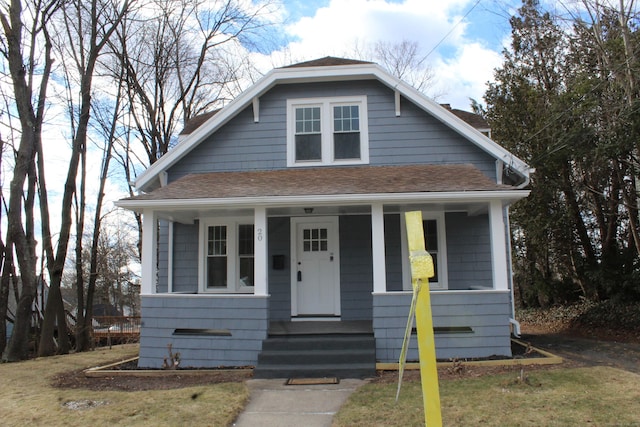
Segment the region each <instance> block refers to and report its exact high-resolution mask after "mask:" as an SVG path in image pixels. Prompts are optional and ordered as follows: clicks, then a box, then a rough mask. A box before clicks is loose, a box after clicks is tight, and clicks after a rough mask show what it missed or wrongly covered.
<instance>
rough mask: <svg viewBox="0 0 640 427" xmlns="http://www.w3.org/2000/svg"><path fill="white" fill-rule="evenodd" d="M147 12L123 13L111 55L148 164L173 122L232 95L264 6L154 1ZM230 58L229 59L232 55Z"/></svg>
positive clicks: (220, 0) (169, 139)
mask: <svg viewBox="0 0 640 427" xmlns="http://www.w3.org/2000/svg"><path fill="white" fill-rule="evenodd" d="M153 4H154V7H155V8H157V13H156V14H155V15H154V16H153V17H149V16H146V17H144V21H143V17H141V16H136V17H133V16H131V17H129V19H128V20H127V21H125V22H123V25H122V27H121V28H120V30H119V40H118V44H115V43H114V46H113V47H112V49H113V52H114V53H115V54H117V55H118V56H119V58H120V60H121V61H122V64H123V66H124V67H125V69H126V71H127V72H126V81H127V83H128V87H129V90H130V92H129V97H130V105H131V109H132V116H131V117H132V121H133V124H134V127H135V130H136V132H137V135H136V136H137V138H138V139H139V140H140V143H141V145H142V148H143V149H144V152H145V153H146V161H148V162H149V164H152V163H154V162H155V161H156V160H157V159H159V158H160V157H161V156H162V155H163V154H165V153H166V152H167V151H168V150H169V148H170V147H171V146H172V145H173V144H174V143H175V134H176V131H177V128H178V126H179V125H180V124H183V123H184V122H186V121H187V120H189V119H190V118H192V117H194V116H195V115H198V114H200V113H203V112H205V111H210V110H211V109H212V108H214V107H215V106H219V105H222V104H223V103H224V102H225V101H227V100H229V99H231V98H233V97H234V96H235V95H236V94H237V93H236V90H238V87H237V86H236V85H234V83H235V82H238V81H239V80H241V79H242V78H243V77H244V74H243V69H244V66H245V65H246V63H245V61H243V60H242V59H241V58H238V52H239V51H241V47H242V45H245V44H249V43H253V39H254V38H255V37H259V34H258V30H262V29H264V27H265V25H268V24H267V23H266V22H265V20H263V17H264V16H265V15H267V14H269V13H270V7H271V5H270V4H269V3H263V4H260V5H258V6H253V5H250V4H248V3H246V2H241V1H237V0H216V1H204V0H198V1H190V0H155V1H154V2H153ZM236 58H237V59H236Z"/></svg>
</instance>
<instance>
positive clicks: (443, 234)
mask: <svg viewBox="0 0 640 427" xmlns="http://www.w3.org/2000/svg"><path fill="white" fill-rule="evenodd" d="M422 220H423V221H428V220H435V221H436V227H438V253H437V255H436V256H437V265H438V281H437V282H433V281H431V279H429V289H431V290H432V291H433V290H447V289H448V288H449V273H448V272H449V265H448V263H447V227H446V223H445V212H442V211H440V212H430V211H423V212H422ZM400 230H401V233H400V241H401V246H402V289H404V290H405V291H409V290H411V266H410V264H409V248H408V243H407V232H406V224H405V219H404V215H400ZM425 243H426V242H425ZM426 249H427V252H429V253H430V254H431V255H432V256H433V253H431V252H430V251H429V248H426Z"/></svg>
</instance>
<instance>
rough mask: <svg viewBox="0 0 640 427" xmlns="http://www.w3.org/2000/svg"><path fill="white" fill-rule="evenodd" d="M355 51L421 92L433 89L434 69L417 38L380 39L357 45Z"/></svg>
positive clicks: (360, 56) (363, 58) (359, 56)
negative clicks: (388, 40) (390, 40)
mask: <svg viewBox="0 0 640 427" xmlns="http://www.w3.org/2000/svg"><path fill="white" fill-rule="evenodd" d="M353 52H354V55H356V56H357V57H358V58H360V59H362V60H366V61H373V62H376V63H377V64H379V65H380V66H382V67H383V68H385V69H386V70H387V71H389V72H390V73H391V74H393V75H394V76H396V77H397V78H399V79H402V80H404V81H405V82H407V83H409V84H410V85H411V86H413V87H414V88H415V89H417V90H419V91H421V92H425V93H427V92H429V91H430V90H432V89H433V85H434V73H433V70H432V69H431V67H430V66H429V64H428V62H427V55H424V54H422V53H421V51H420V44H419V43H418V42H417V41H415V40H406V39H405V40H402V41H400V42H386V41H383V40H379V41H377V42H375V43H373V44H368V45H367V44H365V45H364V46H356V47H355V48H354V51H353ZM431 96H433V97H436V96H437V95H436V94H431Z"/></svg>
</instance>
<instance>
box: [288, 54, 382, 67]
mask: <svg viewBox="0 0 640 427" xmlns="http://www.w3.org/2000/svg"><path fill="white" fill-rule="evenodd" d="M362 64H373V62H369V61H361V60H359V59H349V58H338V57H335V56H325V57H324V58H318V59H312V60H310V61H304V62H298V63H297V64H291V65H287V66H284V67H281V68H306V67H330V66H335V65H362Z"/></svg>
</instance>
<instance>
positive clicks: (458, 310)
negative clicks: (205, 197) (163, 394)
mask: <svg viewBox="0 0 640 427" xmlns="http://www.w3.org/2000/svg"><path fill="white" fill-rule="evenodd" d="M305 206H306V207H305ZM308 206H309V205H298V206H284V207H283V206H273V207H256V208H252V209H250V208H238V209H234V210H230V209H224V210H216V209H211V208H208V209H207V210H195V211H191V212H190V213H189V215H188V216H187V215H186V212H183V215H182V216H180V220H179V221H177V219H178V217H177V216H174V220H173V221H166V220H162V221H159V222H160V233H154V232H153V231H151V230H154V229H155V226H148V225H146V224H147V222H148V221H151V223H152V224H157V223H158V220H157V219H158V218H159V217H164V218H166V217H167V216H168V213H163V212H160V211H158V212H155V211H152V212H150V213H145V217H144V218H145V219H144V223H145V227H148V229H149V231H150V232H145V236H148V235H149V234H151V237H148V240H145V242H146V243H145V244H153V245H154V246H155V245H157V246H158V247H160V248H161V250H160V251H159V252H158V254H159V257H158V258H157V259H154V257H155V255H154V254H153V253H152V254H151V255H148V252H145V254H146V255H145V256H149V257H151V258H152V259H151V260H147V264H148V263H151V264H155V265H157V274H156V269H152V271H153V272H152V273H147V274H145V275H144V276H143V277H145V278H148V277H150V276H151V277H152V279H155V280H152V281H151V282H150V283H146V284H145V285H144V286H143V295H142V315H143V319H144V322H143V325H142V331H141V351H140V352H141V358H140V365H141V366H143V367H159V366H161V364H162V360H163V358H164V357H166V352H167V350H166V349H167V345H168V344H172V346H173V349H174V351H180V353H181V355H182V360H183V366H185V367H186V366H193V367H217V366H256V365H257V366H260V364H261V361H262V360H267V359H268V358H271V360H273V357H274V356H273V354H275V355H280V356H282V357H281V358H280V359H281V360H289V361H291V360H296V358H298V359H299V358H300V357H303V358H305V359H308V360H310V361H311V360H317V358H318V357H320V356H318V355H320V354H322V347H323V346H326V345H328V344H327V342H329V341H331V340H330V339H324V338H322V339H324V341H323V343H322V344H318V343H316V344H311V342H310V340H309V339H308V337H310V336H315V337H314V339H313V340H314V341H322V340H321V337H332V338H334V339H338V340H340V339H342V338H341V337H343V336H352V337H355V336H366V337H367V338H366V340H367V342H370V343H371V346H372V347H373V349H374V350H373V357H372V358H371V357H370V358H369V359H368V360H367V362H366V363H368V364H369V365H370V366H375V363H376V362H381V363H394V362H397V360H398V357H399V352H400V347H401V344H402V337H403V334H404V328H405V325H406V321H407V316H408V310H409V306H410V301H411V291H410V289H411V284H410V274H409V266H408V262H407V259H408V254H407V253H406V241H405V236H404V223H403V212H404V211H408V210H421V211H423V213H424V218H425V221H429V223H428V224H427V223H425V226H427V225H428V227H429V228H430V231H429V233H431V234H429V235H428V236H425V237H427V238H428V239H430V240H429V242H428V248H429V249H430V250H431V251H432V253H433V255H434V259H435V260H436V263H437V272H438V275H437V278H436V279H434V280H433V281H432V282H431V286H432V306H433V313H434V325H435V326H436V328H438V331H439V333H438V334H437V336H436V353H437V357H438V358H439V359H448V358H455V357H460V358H463V357H486V356H491V355H494V354H498V355H510V343H509V337H510V329H509V319H510V317H512V315H511V297H510V281H509V276H508V268H507V265H508V262H507V253H508V251H507V249H506V243H505V239H506V232H507V231H506V227H505V222H504V214H505V213H504V212H505V211H504V207H503V203H502V202H501V201H499V200H494V199H489V200H480V199H479V200H475V201H469V200H465V201H459V200H458V201H455V200H441V201H439V202H437V203H436V202H433V203H427V202H424V201H423V202H421V203H416V202H415V201H414V203H405V204H400V203H397V204H396V203H394V204H383V203H375V204H365V203H363V204H356V205H342V204H340V205H336V204H335V202H334V204H329V203H328V202H327V203H324V204H314V205H312V207H308ZM189 217H190V218H191V221H189ZM247 224H250V225H251V230H252V232H253V242H252V243H253V245H252V246H251V249H252V251H251V252H248V251H245V253H241V254H240V255H241V256H240V257H238V258H235V259H234V260H231V258H233V257H232V256H230V255H229V254H233V253H234V252H233V251H237V250H238V248H240V247H241V245H243V244H245V245H246V240H245V241H243V240H242V236H240V235H238V236H235V237H229V236H231V234H229V233H233V232H235V231H234V230H239V229H240V227H243V228H242V230H247V229H249V228H248V227H247ZM223 229H224V232H225V234H224V236H226V237H225V239H227V240H226V241H225V244H227V245H228V247H229V248H231V249H229V252H228V253H225V257H227V258H225V259H226V262H227V265H228V266H229V267H227V268H228V272H227V275H226V276H225V277H223V279H220V278H219V277H218V276H216V277H214V278H212V277H213V276H210V275H209V273H207V269H210V268H213V267H212V266H214V265H217V264H216V262H211V257H210V256H208V255H207V253H208V252H207V251H208V250H209V248H211V247H215V245H217V244H218V243H219V241H220V240H219V239H220V238H219V236H222V235H223V234H222V233H221V230H223ZM212 236H213V237H212ZM216 236H217V237H216ZM145 238H146V237H145ZM212 239H213V240H212ZM215 239H218V240H215ZM228 239H235V240H233V241H231V240H228ZM247 247H248V246H245V248H247ZM306 252H309V253H311V254H309V253H306ZM309 255H312V256H309ZM247 259H250V260H252V261H253V262H252V263H251V264H250V265H251V268H252V269H253V274H252V277H250V279H247V278H246V277H245V276H246V271H251V270H242V268H246V266H247V263H246V260H247ZM243 263H244V264H243ZM143 264H144V263H143ZM147 264H145V265H147ZM147 267H148V265H147ZM220 277H222V276H220ZM309 278H311V279H309ZM212 280H213V281H214V282H215V281H217V282H215V283H214V282H211V281H212ZM220 280H222V282H221V281H220ZM211 283H213V285H211ZM234 283H235V285H234ZM233 286H235V287H233ZM320 289H322V290H323V292H324V291H326V290H327V289H328V290H329V291H330V292H328V293H318V292H316V291H318V290H320ZM309 319H313V321H309ZM304 337H307V343H306V344H296V345H294V347H296V346H298V350H300V351H302V352H303V353H302V356H301V354H298V355H297V356H291V357H288V356H287V357H285V355H284V354H283V353H282V351H284V350H286V349H283V348H280V349H277V350H269V346H270V345H271V344H268V342H269V340H277V339H280V341H281V342H282V341H292V340H295V338H304ZM302 341H303V342H304V340H302ZM298 342H300V341H298ZM308 345H310V346H311V347H312V348H313V350H305V349H304V348H302V349H300V348H299V347H305V346H308ZM363 345H364V344H363ZM314 346H315V347H314ZM316 347H317V348H316ZM298 350H296V351H298ZM273 351H276V353H273ZM309 351H312V352H315V353H318V355H314V356H311V355H309V354H308V352H309ZM265 352H271V356H269V357H268V358H267V359H262V358H264V357H266V356H262V355H263V354H266V353H265ZM279 352H280V353H279ZM367 357H369V356H367ZM408 358H409V360H416V359H417V348H416V342H415V340H413V342H412V345H411V347H410V349H409V354H408ZM276 359H277V357H276ZM262 363H263V365H264V362H262ZM269 363H271V362H269ZM285 364H291V363H290V362H286V363H285ZM367 369H369V368H367ZM268 375H271V374H268ZM363 375H364V374H363Z"/></svg>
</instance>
